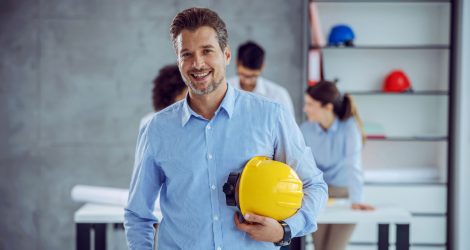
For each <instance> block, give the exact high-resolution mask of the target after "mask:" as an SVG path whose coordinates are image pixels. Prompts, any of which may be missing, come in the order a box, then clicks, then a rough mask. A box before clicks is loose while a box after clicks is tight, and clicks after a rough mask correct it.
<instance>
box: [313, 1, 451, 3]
mask: <svg viewBox="0 0 470 250" xmlns="http://www.w3.org/2000/svg"><path fill="white" fill-rule="evenodd" d="M310 2H316V3H451V1H450V0H310Z"/></svg>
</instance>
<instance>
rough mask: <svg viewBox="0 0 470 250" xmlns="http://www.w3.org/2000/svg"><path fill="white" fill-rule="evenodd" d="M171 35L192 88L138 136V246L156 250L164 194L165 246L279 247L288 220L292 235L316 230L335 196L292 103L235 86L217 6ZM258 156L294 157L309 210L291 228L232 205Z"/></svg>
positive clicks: (132, 207) (133, 244)
mask: <svg viewBox="0 0 470 250" xmlns="http://www.w3.org/2000/svg"><path fill="white" fill-rule="evenodd" d="M170 34H171V38H172V41H173V44H174V47H175V50H176V56H177V61H178V67H179V69H180V72H181V75H182V77H183V79H184V81H185V83H186V84H187V85H188V87H189V93H188V95H187V97H186V98H185V99H184V100H182V101H179V102H177V103H175V104H174V105H172V106H170V107H168V108H166V109H164V110H162V111H160V112H158V113H157V114H156V115H155V116H154V117H153V118H152V120H151V121H150V122H149V123H147V125H146V126H145V127H144V128H142V129H141V131H140V133H139V138H138V142H137V148H136V157H135V166H134V173H133V177H132V181H131V187H130V192H129V202H128V206H127V207H126V209H125V223H124V225H125V228H126V236H127V241H128V245H129V248H130V249H152V247H153V243H154V234H153V232H154V229H153V224H154V223H157V222H158V221H157V218H156V217H155V216H154V214H153V208H154V204H155V200H156V196H157V194H158V193H159V191H160V208H161V211H162V214H163V219H162V221H161V222H160V226H159V228H158V248H159V249H201V250H207V249H217V250H221V249H276V248H278V247H277V246H275V245H274V244H273V243H276V242H280V241H282V240H283V239H284V231H285V227H286V225H287V227H288V228H289V229H290V231H291V235H292V237H295V236H300V235H305V234H307V233H310V232H313V231H315V230H316V220H315V218H316V215H317V214H318V212H319V210H320V209H321V208H322V207H323V206H324V204H325V202H326V199H327V186H326V184H325V182H324V181H323V176H322V173H321V171H320V170H319V169H318V168H317V167H316V165H315V161H314V159H313V155H312V153H311V151H310V149H309V148H308V147H306V146H305V142H304V140H303V137H302V134H301V133H300V130H299V128H298V126H297V124H296V123H295V121H294V118H293V117H292V115H290V114H289V112H288V111H287V110H286V109H285V108H284V107H282V106H281V105H280V104H278V103H275V102H274V101H270V100H268V99H265V98H263V97H259V96H255V95H253V94H250V93H246V92H242V91H239V90H237V89H235V88H233V87H231V86H229V85H228V84H227V81H226V78H225V71H226V67H227V65H228V64H229V62H230V58H231V52H230V49H229V47H228V40H227V30H226V27H225V24H224V22H223V21H222V20H221V19H220V18H219V16H218V15H217V14H216V13H215V12H213V11H211V10H209V9H204V8H191V9H187V10H184V11H182V12H180V13H178V14H177V15H176V17H175V18H174V20H173V22H172V24H171V27H170ZM253 156H268V157H270V158H272V159H274V160H277V161H281V162H285V163H287V164H288V165H290V166H291V167H292V168H293V169H294V170H295V171H296V172H297V173H298V175H299V177H300V178H301V180H302V182H303V191H304V199H303V201H302V207H301V209H299V211H298V212H297V213H296V214H295V215H293V216H292V217H290V218H288V219H286V220H285V223H283V225H284V226H282V225H281V223H280V222H278V221H276V220H274V219H272V218H268V217H263V216H259V215H255V214H249V215H244V216H245V219H246V220H247V221H245V222H241V221H240V220H239V219H238V217H237V215H236V213H237V212H236V208H234V207H229V206H227V205H226V204H225V194H224V193H223V191H222V185H223V183H224V182H225V181H226V179H227V177H228V175H229V174H230V172H240V171H241V170H242V169H243V166H244V165H245V163H246V162H247V161H248V160H249V159H251V158H252V157H253ZM160 189H161V190H160Z"/></svg>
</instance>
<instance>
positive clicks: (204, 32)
mask: <svg viewBox="0 0 470 250" xmlns="http://www.w3.org/2000/svg"><path fill="white" fill-rule="evenodd" d="M176 44H177V45H178V47H179V48H180V49H184V48H183V46H188V45H192V46H197V47H198V48H209V47H215V46H216V45H218V39H217V34H216V32H215V30H214V29H212V28H211V27H208V26H202V27H199V28H197V29H195V30H189V29H183V30H182V31H181V32H180V33H179V34H178V36H177V37H176Z"/></svg>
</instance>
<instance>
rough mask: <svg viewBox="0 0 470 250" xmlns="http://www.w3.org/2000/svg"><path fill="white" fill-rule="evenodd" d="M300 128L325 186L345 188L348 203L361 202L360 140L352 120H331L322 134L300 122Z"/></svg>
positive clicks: (316, 127) (308, 123) (320, 129)
mask: <svg viewBox="0 0 470 250" xmlns="http://www.w3.org/2000/svg"><path fill="white" fill-rule="evenodd" d="M300 129H301V131H302V133H303V135H304V138H305V143H306V144H307V146H309V147H310V148H311V149H312V152H313V155H314V157H315V160H316V162H317V166H318V168H320V170H321V171H323V175H324V176H323V177H324V179H325V181H326V183H327V184H328V185H331V186H335V187H345V188H348V191H349V199H350V200H351V202H355V203H357V202H362V186H363V176H362V163H361V151H362V138H361V132H360V130H359V127H358V125H357V123H356V120H355V119H354V118H353V117H351V118H349V119H346V120H345V121H340V120H339V119H338V118H335V120H334V122H333V124H332V125H331V127H330V128H329V129H328V130H326V131H325V130H324V129H323V128H322V127H321V126H320V125H319V124H318V123H314V122H304V123H302V125H300Z"/></svg>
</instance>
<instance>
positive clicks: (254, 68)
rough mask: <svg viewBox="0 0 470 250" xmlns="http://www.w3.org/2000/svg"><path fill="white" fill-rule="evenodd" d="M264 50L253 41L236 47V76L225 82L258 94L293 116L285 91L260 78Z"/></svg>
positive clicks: (290, 103)
mask: <svg viewBox="0 0 470 250" xmlns="http://www.w3.org/2000/svg"><path fill="white" fill-rule="evenodd" d="M264 57H265V52H264V49H263V48H262V47H261V46H260V45H258V44H256V43H255V42H253V41H247V42H245V43H244V44H242V45H240V46H239V47H238V54H237V64H236V66H237V75H238V76H235V77H232V78H230V79H228V80H227V81H228V82H229V83H230V84H231V85H232V86H234V87H236V88H239V89H242V90H245V91H248V92H253V93H255V94H259V95H261V96H264V97H267V98H268V99H271V100H274V101H276V102H278V103H280V104H282V105H284V107H285V108H287V110H289V112H290V113H291V114H292V115H294V114H295V113H294V105H293V104H292V99H291V98H290V96H289V93H288V92H287V90H286V89H285V88H283V87H281V86H280V85H279V84H276V83H274V82H272V81H270V80H267V79H265V78H263V77H261V76H260V75H261V73H262V71H263V68H264Z"/></svg>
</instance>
